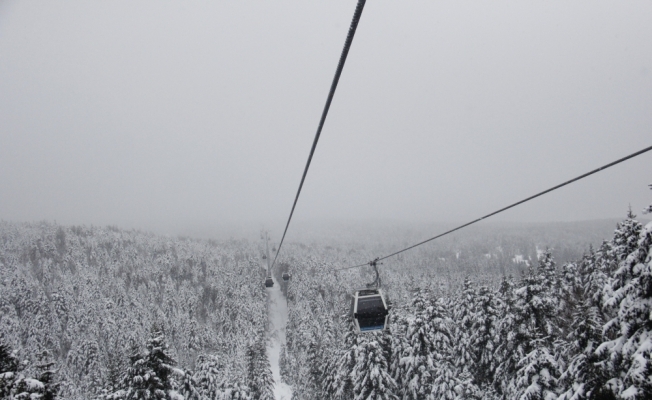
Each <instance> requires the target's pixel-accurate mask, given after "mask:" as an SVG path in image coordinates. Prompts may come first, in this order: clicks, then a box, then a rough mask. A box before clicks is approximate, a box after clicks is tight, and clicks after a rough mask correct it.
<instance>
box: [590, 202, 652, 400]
mask: <svg viewBox="0 0 652 400" xmlns="http://www.w3.org/2000/svg"><path fill="white" fill-rule="evenodd" d="M614 248H615V257H616V259H617V260H618V261H619V267H618V270H617V271H616V272H615V273H614V279H613V280H612V283H611V285H610V286H608V287H607V288H606V292H607V295H606V300H605V305H606V306H607V307H611V308H613V309H614V310H615V312H616V314H615V316H614V317H613V318H612V319H611V320H610V321H609V322H607V323H606V324H605V327H604V330H605V332H607V334H608V335H610V337H611V338H613V339H611V340H608V341H606V342H604V343H603V344H602V345H601V346H600V347H599V348H598V353H599V354H601V355H603V356H605V357H606V358H607V360H606V361H605V362H604V363H603V364H602V365H603V369H604V372H605V373H606V374H607V375H609V376H611V378H612V379H611V380H610V381H609V382H608V384H609V387H610V388H611V390H612V391H613V392H614V393H615V394H617V395H619V396H620V397H623V398H633V399H639V398H640V399H644V398H651V397H652V382H651V381H650V379H649V377H650V376H652V364H651V363H650V353H651V352H652V320H651V319H650V315H652V260H651V254H650V253H651V249H652V224H648V225H647V226H646V227H645V228H642V226H641V225H640V224H639V223H638V222H637V221H635V220H633V215H632V214H631V213H630V214H629V215H628V218H627V219H626V220H625V221H624V222H623V223H621V224H619V227H618V229H617V230H616V235H615V236H614Z"/></svg>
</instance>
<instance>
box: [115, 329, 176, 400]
mask: <svg viewBox="0 0 652 400" xmlns="http://www.w3.org/2000/svg"><path fill="white" fill-rule="evenodd" d="M129 361H130V366H129V368H128V369H127V373H126V374H125V378H124V380H123V384H122V386H123V390H122V391H121V393H123V394H119V395H120V396H124V398H125V399H129V400H132V399H133V400H144V399H160V400H169V399H171V393H170V392H171V390H172V389H173V384H174V376H173V373H174V372H175V371H174V369H173V367H174V365H175V364H176V361H175V360H174V359H173V358H172V357H170V355H169V354H168V346H167V343H166V342H165V336H164V334H163V332H162V331H160V330H159V329H158V328H153V329H152V335H151V337H150V339H149V340H148V341H147V351H146V352H145V354H141V353H140V350H139V348H138V346H137V345H136V344H135V343H133V344H132V346H131V354H130V356H129Z"/></svg>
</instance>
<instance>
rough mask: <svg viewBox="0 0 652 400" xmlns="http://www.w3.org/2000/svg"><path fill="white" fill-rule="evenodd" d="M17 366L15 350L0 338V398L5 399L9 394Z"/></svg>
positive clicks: (15, 376) (16, 372) (18, 364)
mask: <svg viewBox="0 0 652 400" xmlns="http://www.w3.org/2000/svg"><path fill="white" fill-rule="evenodd" d="M19 366H20V362H19V360H18V357H17V356H16V352H14V351H12V350H11V348H10V347H9V345H7V344H6V343H5V342H4V340H2V338H0V398H2V399H7V398H9V396H10V395H11V392H12V388H13V386H14V382H15V380H16V378H17V374H18V367H19Z"/></svg>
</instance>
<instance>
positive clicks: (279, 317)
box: [260, 257, 292, 400]
mask: <svg viewBox="0 0 652 400" xmlns="http://www.w3.org/2000/svg"><path fill="white" fill-rule="evenodd" d="M260 261H261V267H262V268H265V269H267V262H269V257H267V260H262V259H261V260H260ZM266 291H267V301H268V307H267V312H268V320H269V332H270V335H269V337H270V340H269V342H268V343H267V358H268V359H269V364H270V366H271V368H272V374H273V376H274V397H275V398H276V400H282V399H283V400H290V399H291V398H292V387H291V386H290V385H288V384H286V383H282V382H281V368H280V364H279V361H280V359H281V346H282V345H284V344H285V325H286V323H287V321H288V305H287V301H286V300H285V297H284V296H283V292H282V291H281V285H280V284H279V283H278V282H277V281H276V279H274V286H273V287H271V288H267V289H266Z"/></svg>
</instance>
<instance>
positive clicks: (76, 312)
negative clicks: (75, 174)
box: [0, 206, 652, 400]
mask: <svg viewBox="0 0 652 400" xmlns="http://www.w3.org/2000/svg"><path fill="white" fill-rule="evenodd" d="M644 211H645V212H651V211H652V206H650V207H648V209H646V210H644ZM606 224H607V223H606V222H602V223H591V224H587V225H586V226H585V229H584V230H583V231H582V230H581V229H576V230H575V231H572V229H568V227H570V226H573V225H572V224H568V225H566V226H562V227H559V226H555V225H554V224H553V225H548V226H546V225H541V224H540V225H538V226H535V225H531V226H529V228H528V225H527V224H524V225H520V226H519V227H518V228H517V227H513V226H512V227H509V226H502V227H499V228H493V229H488V228H487V229H485V228H483V229H480V230H470V231H469V232H468V235H465V234H464V233H458V234H456V236H454V237H453V238H449V239H447V240H443V241H441V242H440V243H433V245H432V246H423V247H421V248H418V249H415V250H414V251H412V252H408V253H404V254H402V255H401V256H400V257H396V258H394V259H390V260H387V261H386V262H385V264H383V265H382V266H381V277H382V285H383V286H382V287H383V289H384V291H385V293H386V295H387V300H388V301H389V303H390V305H391V309H390V325H389V328H388V329H387V330H385V331H384V332H382V333H368V334H356V333H354V331H353V329H352V324H351V319H350V318H351V317H350V315H349V305H350V301H351V294H352V293H353V291H354V290H355V289H356V288H359V287H362V286H363V285H364V284H365V283H366V282H370V281H371V280H372V279H373V277H372V271H371V270H370V269H369V268H361V269H353V270H345V271H338V272H336V271H334V270H335V269H337V268H340V267H345V266H349V265H351V263H352V260H355V261H358V260H364V259H369V258H371V256H372V255H377V254H386V253H388V252H390V251H393V250H395V249H396V248H398V247H400V246H403V245H404V243H403V242H404V241H406V240H410V239H411V237H409V234H406V233H405V232H403V233H402V236H401V237H400V240H394V241H391V240H386V239H382V238H375V237H367V238H365V239H364V240H358V241H355V240H350V239H351V238H350V237H349V236H351V235H352V232H348V233H343V235H342V236H341V237H339V238H336V237H334V236H333V237H331V239H330V240H319V241H317V240H313V239H314V238H312V239H311V238H306V240H305V241H304V242H301V241H295V242H288V243H287V244H286V247H285V248H284V253H283V254H282V255H281V256H280V257H279V264H277V268H275V270H274V271H273V273H274V276H275V280H276V282H277V284H279V285H280V286H281V291H282V293H283V294H284V295H285V297H286V299H287V305H288V316H287V326H286V329H285V334H286V337H287V341H286V344H285V345H284V346H283V347H282V348H281V354H280V359H279V367H280V377H281V380H282V381H283V383H284V384H287V385H290V386H291V387H292V398H293V399H306V400H307V399H325V398H329V399H331V398H332V399H564V400H569V399H612V398H613V399H615V398H623V399H625V398H627V399H645V398H650V396H652V382H651V380H650V379H651V377H652V369H651V368H652V367H651V365H650V353H651V352H652V324H651V323H650V315H652V314H651V313H652V300H651V298H652V259H651V258H652V223H648V224H647V225H644V224H643V223H641V222H638V221H637V217H636V216H635V215H634V213H632V212H631V211H630V212H629V213H628V215H627V216H626V218H625V219H624V220H622V221H620V222H618V223H617V225H616V227H615V231H614V232H613V237H611V238H609V239H607V240H604V241H602V242H601V243H600V242H596V243H595V245H594V246H589V245H588V244H586V243H593V242H594V241H595V237H594V236H595V232H596V231H600V229H602V228H599V229H598V227H599V226H606ZM580 225H581V224H580ZM609 225H611V223H609ZM528 229H529V230H530V232H529V233H528ZM611 230H612V231H613V225H612V228H611ZM571 231H572V232H571ZM510 232H511V233H510ZM560 238H563V239H564V240H567V241H570V242H573V243H571V244H570V245H568V246H566V247H564V246H563V243H560V242H559V240H560ZM581 238H584V239H586V240H587V241H585V242H583V241H582V239H581ZM582 243H585V245H584V246H583V245H582ZM557 248H561V249H562V251H561V253H562V254H561V256H559V257H558V256H557V255H556V251H557ZM262 249H263V244H262V243H260V242H258V241H249V240H229V241H223V242H217V241H212V240H199V239H190V238H171V237H162V236H156V235H153V234H148V233H143V232H139V231H134V230H131V231H127V230H121V229H118V228H116V227H105V228H98V227H90V228H89V227H79V226H71V227H66V226H60V225H57V224H52V223H45V222H43V223H33V224H17V223H8V222H3V223H1V224H0V278H1V280H0V309H1V311H2V312H1V315H0V339H1V348H0V357H1V358H0V369H1V371H0V395H1V396H2V397H3V398H17V399H18V398H30V397H29V396H30V395H31V396H32V397H31V398H50V399H53V398H61V399H89V398H95V399H106V400H108V399H112V400H113V399H153V398H156V399H273V398H274V385H275V382H274V378H273V375H272V372H271V371H272V368H271V366H270V361H269V358H268V350H267V349H268V346H269V345H268V343H269V340H270V324H269V323H268V322H269V319H268V301H267V299H268V294H269V290H266V289H265V287H264V285H263V277H264V270H263V269H261V256H262V254H263V250H262ZM574 255H577V256H576V258H575V259H572V258H569V257H573V256H574ZM284 272H289V273H290V274H291V276H292V278H291V279H290V281H289V282H284V281H283V280H282V279H281V275H282V274H283V273H284ZM277 301H278V299H277ZM282 309H284V307H283V308H282ZM286 400H289V399H286Z"/></svg>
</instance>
